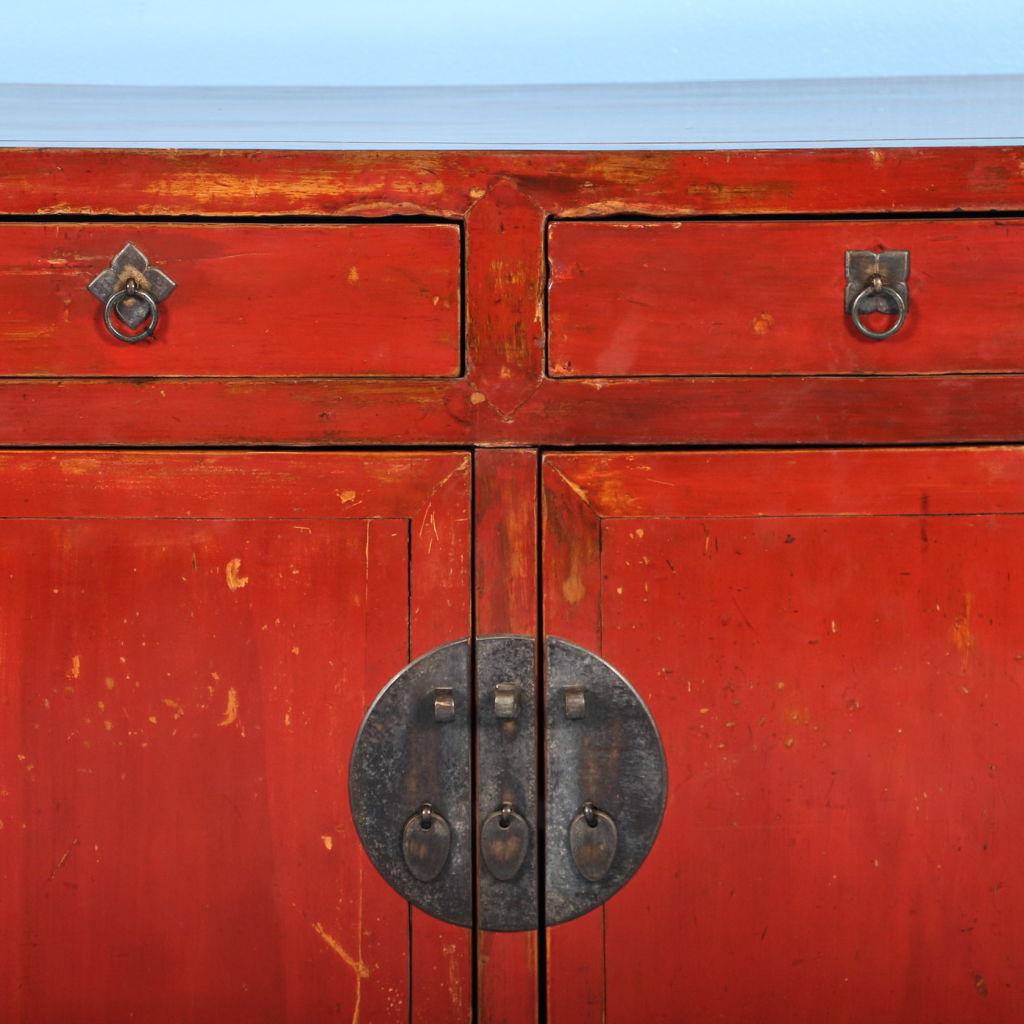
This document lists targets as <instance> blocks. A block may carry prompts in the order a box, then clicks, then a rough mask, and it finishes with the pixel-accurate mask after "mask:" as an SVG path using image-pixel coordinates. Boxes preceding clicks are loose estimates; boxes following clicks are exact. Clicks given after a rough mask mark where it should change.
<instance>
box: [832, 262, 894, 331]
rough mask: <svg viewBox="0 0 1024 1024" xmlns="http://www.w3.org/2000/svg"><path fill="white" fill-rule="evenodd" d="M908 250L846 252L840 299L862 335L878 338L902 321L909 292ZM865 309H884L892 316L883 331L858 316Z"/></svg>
mask: <svg viewBox="0 0 1024 1024" xmlns="http://www.w3.org/2000/svg"><path fill="white" fill-rule="evenodd" d="M909 276H910V253H909V252H908V251H906V250H904V249H895V250H890V251H888V252H867V251H864V250H855V249H850V250H848V251H847V253H846V293H845V298H844V302H845V305H846V312H847V313H849V314H850V318H851V319H852V320H853V323H854V326H855V327H856V328H857V330H858V331H860V333H861V334H863V335H864V337H866V338H871V339H872V340H873V341H881V340H882V339H883V338H888V337H890V336H891V335H893V334H895V333H896V332H897V331H898V330H899V329H900V328H901V327H902V326H903V324H904V323H905V322H906V319H907V307H908V306H909V303H910V293H909V290H908V288H907V278H908V277H909ZM866 313H888V314H890V315H892V316H895V317H896V320H895V321H894V322H893V323H892V324H890V325H889V326H888V327H887V328H886V329H885V330H884V331H873V330H872V329H871V328H870V327H867V326H866V325H865V324H864V323H863V322H862V320H861V317H862V316H863V315H864V314H866Z"/></svg>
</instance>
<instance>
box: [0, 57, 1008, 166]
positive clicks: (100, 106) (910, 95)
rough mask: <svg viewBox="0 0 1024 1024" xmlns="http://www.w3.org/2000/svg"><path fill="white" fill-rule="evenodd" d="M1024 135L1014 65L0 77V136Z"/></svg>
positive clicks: (568, 142)
mask: <svg viewBox="0 0 1024 1024" xmlns="http://www.w3.org/2000/svg"><path fill="white" fill-rule="evenodd" d="M1021 142H1024V75H963V76H944V77H879V78H834V79H802V80H791V81H748V82H735V81H734V82H675V83H672V82H669V83H647V84H643V83H633V84H618V85H613V84H604V85H602V84H594V85H569V84H566V85H514V86H472V87H470V86H427V87H412V86H379V87H266V88H264V87H234V86H219V87H202V88H199V87H176V86H149V87H142V88H140V87H135V86H132V87H126V86H113V85H86V86H59V85H0V146H28V147H34V146H46V147H51V146H52V147H93V146H96V147H114V148H141V147H146V148H163V147H167V148H185V149H187V148H216V149H314V150H315V149H323V150H346V149H349V150H359V149H367V150H374V149H389V150H403V149H405V150H444V149H449V150H517V149H520V150H524V149H525V150H530V149H533V150H544V149H549V150H566V149H569V150H571V149H576V150H671V149H677V150H686V149H693V150H701V149H794V148H804V147H813V148H818V149H820V148H836V147H842V148H851V147H852V148H857V147H880V146H885V147H889V146H906V145H910V146H916V147H921V146H951V145H957V146H979V145H993V144H995V145H1013V144H1018V143H1021Z"/></svg>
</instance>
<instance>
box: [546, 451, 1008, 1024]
mask: <svg viewBox="0 0 1024 1024" xmlns="http://www.w3.org/2000/svg"><path fill="white" fill-rule="evenodd" d="M544 481H545V523H544V538H543V544H544V616H545V630H546V632H547V633H548V634H549V635H550V634H553V635H560V636H564V637H565V638H566V639H568V640H571V641H573V642H576V643H581V644H584V645H587V646H591V647H592V648H593V649H594V650H595V651H597V652H598V653H600V654H601V655H602V656H603V657H604V658H606V659H607V660H608V661H610V662H611V663H612V664H613V665H614V666H615V667H616V668H618V669H619V670H620V671H621V672H623V674H624V675H625V676H626V677H627V678H628V679H629V680H630V681H631V682H632V683H633V684H634V685H635V686H636V687H637V688H638V690H639V691H640V693H641V694H642V696H643V697H644V699H645V700H646V701H647V702H648V705H649V707H650V709H651V711H652V713H653V715H654V718H655V720H656V721H657V723H658V725H659V728H660V730H661V735H662V739H663V742H664V744H665V750H666V755H667V758H668V766H669V799H668V808H667V811H666V815H665V820H664V824H663V826H662V831H661V834H660V836H659V838H658V840H657V841H656V843H655V846H654V849H653V851H652V852H651V854H650V856H649V858H648V860H647V862H646V863H645V864H644V865H643V867H641V869H640V871H639V872H638V874H637V876H636V877H635V878H634V880H633V881H632V882H630V883H629V884H628V885H627V886H626V887H625V888H624V889H623V890H622V891H621V892H620V893H618V894H617V895H616V896H614V897H613V898H612V899H611V900H610V901H609V903H608V904H607V905H606V907H605V909H604V913H603V915H598V914H593V915H590V916H589V918H585V919H583V920H581V921H579V922H573V923H570V924H569V925H565V926H560V927H557V928H554V929H552V930H551V931H550V933H549V949H550V953H549V961H548V970H549V992H548V998H549V1007H550V1009H551V1017H552V1020H554V1021H573V1022H578V1021H598V1020H601V1019H602V1015H603V1014H606V1015H607V1020H608V1021H611V1022H615V1021H630V1020H634V1019H636V1018H635V1014H636V1007H637V1006H639V1005H642V1006H643V1007H644V1019H645V1020H650V1021H677V1020H681V1019H685V1020H692V1021H730V1022H732V1021H736V1022H738V1021H749V1020H760V1021H775V1020H779V1021H782V1020H786V1021H787V1022H792V1021H808V1022H810V1021H820V1020H821V1019H822V1018H823V1017H826V1016H827V1017H828V1018H829V1019H831V1020H837V1021H846V1022H851V1024H852V1022H857V1024H862V1022H868V1021H877V1020H886V1019H889V1020H892V1019H898V1020H901V1021H905V1022H922V1024H924V1022H929V1024H934V1022H937V1021H948V1022H967V1021H975V1020H977V1021H981V1020H985V1021H1000V1022H1004V1021H1005V1022H1009V1021H1013V1020H1019V1019H1020V1016H1021V1013H1022V1012H1024V995H1022V993H1021V986H1022V984H1024V963H1022V961H1021V957H1020V956H1019V952H1020V950H1021V949H1024V924H1022V923H1021V922H1022V911H1024V898H1022V897H1021V895H1020V894H1019V893H1017V887H1016V886H1015V885H1014V882H1013V878H1014V872H1015V867H1016V860H1017V855H1016V853H1017V849H1018V848H1019V845H1020V840H1021V829H1020V827H1019V826H1018V825H1017V822H1018V821H1019V820H1020V817H1021V811H1022V810H1024V807H1022V804H1024V796H1022V793H1024V790H1022V786H1021V783H1022V781H1024V754H1022V752H1021V748H1020V744H1019V743H1018V742H1017V737H1016V730H1015V729H1014V725H1015V723H1016V721H1017V719H1018V718H1019V715H1020V706H1021V687H1022V685H1024V645H1022V644H1021V643H1020V638H1021V636H1024V605H1022V602H1021V601H1020V580H1021V578H1022V575H1024V543H1022V542H1024V519H1022V518H1021V512H1022V511H1024V452H1022V451H1021V450H1019V449H987V450H968V449H961V450H917V451H914V450H902V451H845V452H800V453H790V452H787V453H782V452H779V453H742V454H740V453H717V454H711V455H706V454H695V453H691V454H682V453H673V454H664V453H654V454H648V453H642V454H636V455H626V454H621V455H556V456H551V457H549V458H548V459H547V460H546V465H545V477H544ZM547 827H548V829H550V828H551V827H552V823H551V822H548V824H547Z"/></svg>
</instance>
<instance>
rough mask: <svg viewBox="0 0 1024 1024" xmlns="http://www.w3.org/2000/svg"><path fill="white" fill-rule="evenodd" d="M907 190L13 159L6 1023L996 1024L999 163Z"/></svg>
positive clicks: (859, 161)
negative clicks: (830, 1022)
mask: <svg viewBox="0 0 1024 1024" xmlns="http://www.w3.org/2000/svg"><path fill="white" fill-rule="evenodd" d="M883 155H884V159H883V158H881V157H880V155H879V153H878V152H877V151H866V150H846V151H844V150H831V151H813V150H804V151H778V152H774V153H754V152H750V153H743V152H735V153H728V154H726V153H714V152H706V153H642V152H633V153H606V154H593V153H547V154H542V153H515V152H508V153H460V152H428V153H397V152H396V153H380V154H375V155H374V156H373V158H372V159H370V158H369V157H368V156H367V154H360V153H348V154H346V153H327V152H322V153H312V152H307V153H302V152H277V153H274V152H269V151H260V152H231V151H218V152H212V151H210V152H206V151H195V152H190V153H187V154H186V153H181V152H178V153H174V152H166V151H124V152H113V151H102V150H65V151H60V152H59V153H58V152H57V151H47V150H39V149H35V150H27V149H26V150H9V151H6V152H5V155H4V158H3V161H2V163H0V446H2V450H0V518H2V520H3V536H2V540H0V595H2V597H0V965H2V967H0V1020H3V1021H11V1022H12V1024H13V1022H19V1024H42V1022H51V1021H61V1022H67V1024H92V1022H100V1021H102V1022H104V1024H122V1022H128V1021H140V1020H141V1021H151V1022H154V1024H156V1022H168V1024H170V1022H192V1024H206V1022H220V1021H234V1020H237V1021H246V1022H254V1024H255V1022H268V1024H270V1022H296V1024H298V1022H302V1024H307V1022H309V1024H311V1022H315V1021H334V1020H344V1021H353V1022H363V1024H366V1022H370V1024H377V1022H381V1024H386V1022H395V1024H398V1022H406V1021H416V1022H427V1021H430V1022H431V1024H434V1022H438V1021H452V1022H470V1021H480V1022H487V1024H539V1022H541V1021H551V1022H554V1024H599V1022H603V1021H608V1022H613V1024H632V1022H641V1021H643V1022H675V1021H687V1022H690V1021H692V1022H729V1024H740V1022H743V1024H746V1022H749V1021H761V1022H766V1024H768V1022H782V1021H785V1022H787V1024H793V1022H802V1024H812V1022H820V1021H821V1020H825V1019H828V1020H834V1021H837V1022H840V1021H841V1022H847V1024H868V1022H876V1021H880V1020H883V1021H884V1020H891V1021H900V1022H907V1024H939V1022H943V1024H968V1022H975V1021H977V1022H986V1024H997V1022H998V1024H1010V1022H1016V1021H1019V1020H1021V1019H1022V1017H1024V925H1022V923H1021V922H1022V921H1024V897H1022V896H1021V894H1020V885H1019V883H1018V882H1017V880H1016V875H1015V868H1016V862H1017V859H1018V856H1017V853H1018V849H1019V848H1020V846H1021V843H1022V841H1024V824H1021V822H1022V820H1024V754H1022V753H1021V745H1020V743H1019V742H1018V741H1017V735H1018V732H1019V726H1020V723H1021V721H1022V720H1024V715H1022V711H1024V708H1022V701H1024V601H1022V599H1021V598H1022V589H1021V588H1022V579H1024V447H1021V445H1022V443H1024V401H1022V399H1024V376H1022V374H1024V264H1022V260H1021V256H1020V244H1019V242H1020V239H1019V237H1018V236H1019V233H1020V219H1019V216H1020V211H1021V210H1024V183H1022V180H1021V177H1020V170H1019V169H1020V165H1021V161H1022V160H1024V153H1022V152H1021V151H1020V150H1018V149H1013V148H1005V149H999V148H985V147H980V148H957V149H939V148H934V149H920V150H912V149H893V150H888V151H885V153H884V154H883ZM127 246H131V247H133V248H128V249H126V247H127ZM90 285H92V289H91V290H90ZM105 317H106V320H107V321H108V322H109V329H108V324H107V322H105ZM154 321H155V323H154ZM858 323H859V326H858ZM151 328H152V336H149V337H146V336H145V335H146V332H147V331H149V330H150V329H151ZM894 328H895V329H894ZM112 332H113V333H112ZM140 332H141V335H142V336H141V337H133V335H139V333H140ZM118 333H120V334H123V335H126V336H127V337H128V339H129V340H122V339H121V338H119V337H118V336H117V334H118Z"/></svg>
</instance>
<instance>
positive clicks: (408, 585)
mask: <svg viewBox="0 0 1024 1024" xmlns="http://www.w3.org/2000/svg"><path fill="white" fill-rule="evenodd" d="M405 593H406V607H405V663H406V665H408V664H409V662H411V661H412V520H411V519H406V521H405ZM406 908H407V911H408V926H409V946H408V949H409V952H408V955H407V956H406V961H407V963H406V972H407V980H406V993H407V994H406V1000H405V1005H406V1007H407V1008H408V1011H409V1024H412V1010H413V1006H412V1003H413V955H414V953H415V950H414V948H413V910H412V903H407V904H406Z"/></svg>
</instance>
